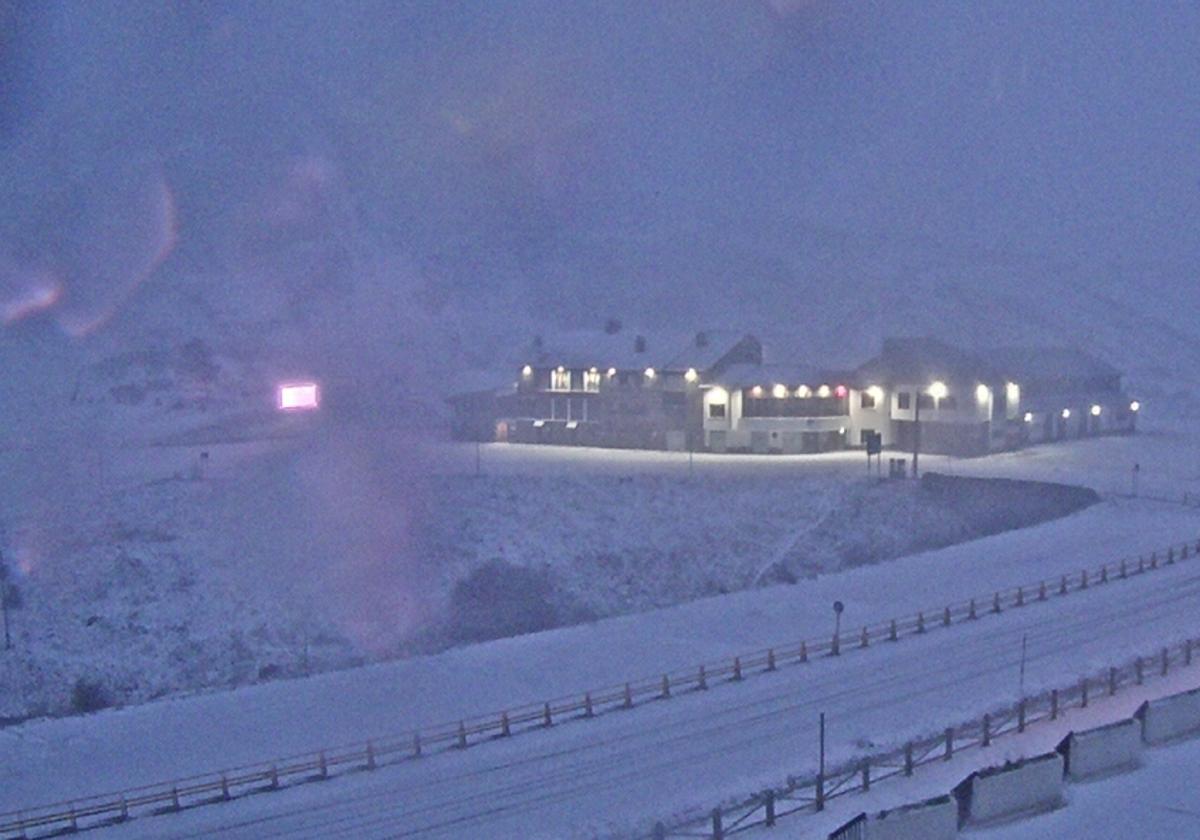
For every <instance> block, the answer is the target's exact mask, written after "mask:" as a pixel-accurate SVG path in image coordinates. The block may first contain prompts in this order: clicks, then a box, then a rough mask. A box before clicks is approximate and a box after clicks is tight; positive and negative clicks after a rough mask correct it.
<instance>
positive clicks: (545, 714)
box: [542, 702, 554, 729]
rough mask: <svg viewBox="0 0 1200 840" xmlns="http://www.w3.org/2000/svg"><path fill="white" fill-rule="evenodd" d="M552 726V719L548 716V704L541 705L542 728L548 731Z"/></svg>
mask: <svg viewBox="0 0 1200 840" xmlns="http://www.w3.org/2000/svg"><path fill="white" fill-rule="evenodd" d="M553 725H554V718H553V717H552V716H551V714H550V703H549V702H547V703H543V704H542V726H544V727H546V728H547V729H549V728H550V727H551V726H553Z"/></svg>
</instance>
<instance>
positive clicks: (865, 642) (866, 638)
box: [858, 624, 871, 647]
mask: <svg viewBox="0 0 1200 840" xmlns="http://www.w3.org/2000/svg"><path fill="white" fill-rule="evenodd" d="M870 645H871V636H870V634H869V633H867V626H866V625H865V624H864V625H863V631H862V639H861V640H860V641H859V643H858V646H859V647H870Z"/></svg>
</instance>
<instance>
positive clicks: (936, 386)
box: [929, 380, 950, 400]
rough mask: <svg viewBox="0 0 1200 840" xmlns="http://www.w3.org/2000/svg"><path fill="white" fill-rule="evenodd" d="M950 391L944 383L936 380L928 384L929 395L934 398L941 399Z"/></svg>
mask: <svg viewBox="0 0 1200 840" xmlns="http://www.w3.org/2000/svg"><path fill="white" fill-rule="evenodd" d="M949 393H950V389H949V388H947V387H946V383H945V382H942V381H941V380H938V381H936V382H934V383H932V384H931V385H930V386H929V396H931V397H933V398H934V399H935V400H942V399H945V398H946V395H947V394H949Z"/></svg>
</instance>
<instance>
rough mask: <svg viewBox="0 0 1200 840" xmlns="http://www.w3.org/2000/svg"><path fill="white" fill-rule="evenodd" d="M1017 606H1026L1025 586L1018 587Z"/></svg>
mask: <svg viewBox="0 0 1200 840" xmlns="http://www.w3.org/2000/svg"><path fill="white" fill-rule="evenodd" d="M1017 606H1018V607H1023V606H1025V587H1024V586H1018V587H1017Z"/></svg>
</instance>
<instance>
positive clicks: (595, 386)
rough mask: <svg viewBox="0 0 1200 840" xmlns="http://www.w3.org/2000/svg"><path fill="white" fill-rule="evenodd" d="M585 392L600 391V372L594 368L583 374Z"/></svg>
mask: <svg viewBox="0 0 1200 840" xmlns="http://www.w3.org/2000/svg"><path fill="white" fill-rule="evenodd" d="M583 390H585V391H599V390H600V371H598V370H596V369H595V368H592V369H591V370H585V371H584V372H583Z"/></svg>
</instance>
